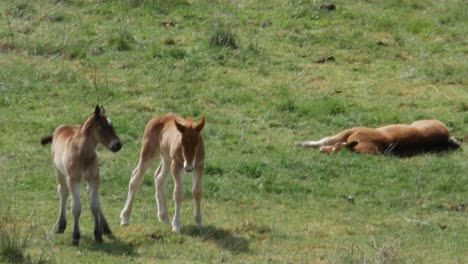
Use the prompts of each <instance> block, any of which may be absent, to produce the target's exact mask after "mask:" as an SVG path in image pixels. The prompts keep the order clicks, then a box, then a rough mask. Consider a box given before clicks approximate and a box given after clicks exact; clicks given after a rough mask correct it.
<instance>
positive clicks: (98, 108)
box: [94, 104, 101, 116]
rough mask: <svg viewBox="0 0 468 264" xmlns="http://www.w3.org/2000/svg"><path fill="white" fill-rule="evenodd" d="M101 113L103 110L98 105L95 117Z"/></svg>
mask: <svg viewBox="0 0 468 264" xmlns="http://www.w3.org/2000/svg"><path fill="white" fill-rule="evenodd" d="M100 112H101V108H100V107H99V105H98V104H97V105H96V108H95V109H94V115H96V116H98V115H99V113H100Z"/></svg>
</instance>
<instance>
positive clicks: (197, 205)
mask: <svg viewBox="0 0 468 264" xmlns="http://www.w3.org/2000/svg"><path fill="white" fill-rule="evenodd" d="M203 170H204V165H203V164H199V165H197V166H196V167H195V173H194V174H193V178H192V194H193V204H194V207H193V216H194V219H195V224H196V225H197V227H199V228H201V227H203V221H202V213H201V199H202V194H203V190H202V180H203Z"/></svg>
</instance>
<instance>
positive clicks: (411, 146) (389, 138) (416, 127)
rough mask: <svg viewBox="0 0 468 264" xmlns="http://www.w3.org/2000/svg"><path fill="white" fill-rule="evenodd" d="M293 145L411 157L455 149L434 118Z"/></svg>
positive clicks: (353, 131)
mask: <svg viewBox="0 0 468 264" xmlns="http://www.w3.org/2000/svg"><path fill="white" fill-rule="evenodd" d="M296 146H302V147H309V148H320V152H323V153H335V152H338V151H339V150H340V149H342V148H348V149H350V150H352V151H354V152H358V153H366V154H384V155H387V154H393V155H396V156H403V157H408V156H413V155H416V154H420V153H425V152H441V151H446V150H451V149H458V148H459V147H460V145H459V144H458V142H457V141H456V140H455V139H454V138H451V137H450V133H449V130H448V128H447V127H446V126H445V125H444V124H443V123H442V122H440V121H438V120H435V119H429V120H419V121H415V122H413V123H411V124H410V125H406V124H396V125H388V126H384V127H379V128H375V129H374V128H368V127H353V128H351V129H346V130H344V131H342V132H340V133H338V134H336V135H334V136H329V137H324V138H322V139H321V140H318V141H304V142H297V143H296Z"/></svg>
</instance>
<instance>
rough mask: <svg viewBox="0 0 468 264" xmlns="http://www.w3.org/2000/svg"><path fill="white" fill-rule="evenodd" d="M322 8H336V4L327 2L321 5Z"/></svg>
mask: <svg viewBox="0 0 468 264" xmlns="http://www.w3.org/2000/svg"><path fill="white" fill-rule="evenodd" d="M320 9H326V10H330V11H332V10H336V6H335V4H333V3H325V4H322V5H321V6H320Z"/></svg>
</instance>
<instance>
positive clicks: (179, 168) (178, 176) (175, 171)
mask: <svg viewBox="0 0 468 264" xmlns="http://www.w3.org/2000/svg"><path fill="white" fill-rule="evenodd" d="M183 168H184V165H183V164H179V163H177V162H175V161H174V162H172V166H171V169H172V175H173V176H174V196H173V197H174V202H175V212H174V218H173V219H172V231H174V232H176V233H179V234H180V208H181V206H182V200H183V199H184V188H183V186H182V176H183Z"/></svg>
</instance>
